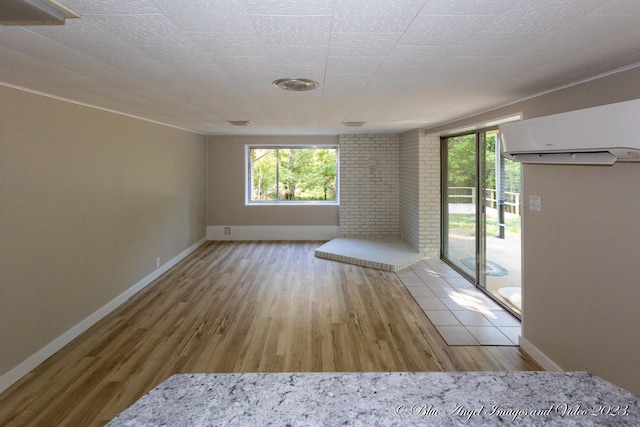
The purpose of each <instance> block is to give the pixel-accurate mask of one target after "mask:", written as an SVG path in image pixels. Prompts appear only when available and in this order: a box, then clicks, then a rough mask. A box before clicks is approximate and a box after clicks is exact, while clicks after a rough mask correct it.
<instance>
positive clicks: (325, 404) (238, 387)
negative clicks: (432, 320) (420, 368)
mask: <svg viewBox="0 0 640 427" xmlns="http://www.w3.org/2000/svg"><path fill="white" fill-rule="evenodd" d="M108 425H109V426H112V427H114V426H192V427H199V426H222V425H224V426H264V425H278V426H285V425H290V426H328V425H330V426H338V425H349V426H358V425H362V426H383V425H384V426H488V425H489V426H493V425H518V426H533V425H535V426H545V427H547V426H600V425H607V426H638V425H640V399H638V397H637V396H635V395H633V394H632V393H630V392H628V391H626V390H623V389H621V388H619V387H616V386H615V385H613V384H611V383H609V382H607V381H605V380H603V379H601V378H599V377H596V376H593V375H590V374H588V373H586V372H413V373H412V372H390V373H389V372H387V373H382V372H365V373H276V374H254V373H249V374H182V375H174V376H172V377H170V378H169V379H168V380H166V381H165V382H163V383H162V384H160V385H159V386H157V387H156V388H154V389H153V390H151V392H149V393H148V394H146V395H145V396H143V397H142V398H140V399H139V400H138V401H137V402H136V403H134V404H133V405H132V406H130V407H129V408H128V409H126V410H125V411H124V412H122V413H121V414H120V415H118V416H117V417H116V418H114V419H113V420H112V421H111V422H110V423H109V424H108Z"/></svg>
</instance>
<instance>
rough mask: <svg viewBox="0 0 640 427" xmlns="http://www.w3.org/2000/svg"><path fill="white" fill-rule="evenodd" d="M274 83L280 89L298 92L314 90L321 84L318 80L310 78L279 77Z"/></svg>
mask: <svg viewBox="0 0 640 427" xmlns="http://www.w3.org/2000/svg"><path fill="white" fill-rule="evenodd" d="M272 84H273V85H274V86H275V87H277V88H278V89H282V90H292V91H296V92H300V91H304V90H312V89H315V88H317V87H318V86H319V85H318V82H316V81H314V80H309V79H278V80H275V81H274V82H273V83H272Z"/></svg>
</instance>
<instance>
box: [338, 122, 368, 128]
mask: <svg viewBox="0 0 640 427" xmlns="http://www.w3.org/2000/svg"><path fill="white" fill-rule="evenodd" d="M365 123H366V122H342V124H343V125H345V126H352V127H358V126H362V125H363V124H365Z"/></svg>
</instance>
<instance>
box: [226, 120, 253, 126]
mask: <svg viewBox="0 0 640 427" xmlns="http://www.w3.org/2000/svg"><path fill="white" fill-rule="evenodd" d="M229 123H231V124H232V125H234V126H252V125H253V122H252V121H250V120H229Z"/></svg>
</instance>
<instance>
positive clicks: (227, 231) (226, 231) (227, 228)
mask: <svg viewBox="0 0 640 427" xmlns="http://www.w3.org/2000/svg"><path fill="white" fill-rule="evenodd" d="M224 235H225V236H231V227H225V228H224Z"/></svg>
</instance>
